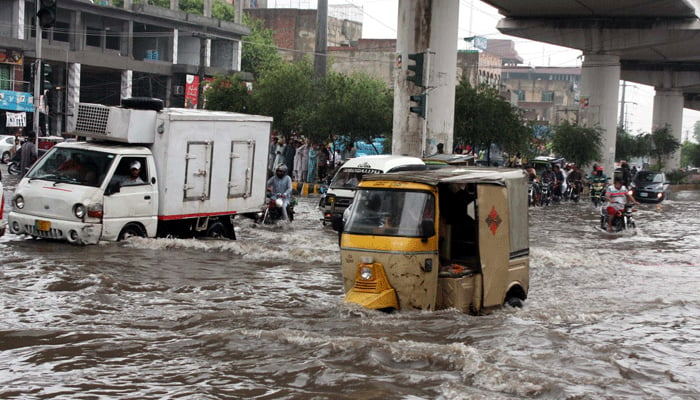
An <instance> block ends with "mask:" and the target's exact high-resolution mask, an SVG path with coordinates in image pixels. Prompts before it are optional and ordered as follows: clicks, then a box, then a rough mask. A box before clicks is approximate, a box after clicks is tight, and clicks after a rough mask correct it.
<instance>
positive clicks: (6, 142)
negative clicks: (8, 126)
mask: <svg viewBox="0 0 700 400" xmlns="http://www.w3.org/2000/svg"><path fill="white" fill-rule="evenodd" d="M14 145H15V137H14V136H12V135H1V136H0V160H2V162H3V163H4V164H7V163H8V162H9V161H10V152H11V151H12V147H13V146H14Z"/></svg>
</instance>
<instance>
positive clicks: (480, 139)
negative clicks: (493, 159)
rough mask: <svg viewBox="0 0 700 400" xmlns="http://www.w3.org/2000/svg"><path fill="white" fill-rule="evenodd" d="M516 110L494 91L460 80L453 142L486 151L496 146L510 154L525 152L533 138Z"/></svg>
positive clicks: (456, 97) (456, 95) (456, 100)
mask: <svg viewBox="0 0 700 400" xmlns="http://www.w3.org/2000/svg"><path fill="white" fill-rule="evenodd" d="M532 136H533V134H532V130H531V129H530V128H528V127H527V126H526V125H525V123H524V121H523V118H522V116H521V114H520V112H519V110H518V109H517V108H516V107H513V106H512V105H511V104H510V103H508V102H507V101H505V100H503V99H502V98H501V97H500V96H499V95H498V92H497V91H496V90H495V89H492V88H489V87H482V88H479V89H478V90H477V89H476V88H473V87H471V85H470V84H469V81H468V80H467V79H465V78H463V79H462V80H461V81H460V83H459V85H458V86H457V88H456V90H455V120H454V138H455V143H462V144H468V145H471V146H472V147H475V148H482V149H489V148H490V147H491V144H496V145H498V146H499V147H500V148H502V149H503V150H505V151H507V152H509V153H516V152H519V151H520V152H525V151H526V150H527V148H528V144H529V142H530V140H531V139H532Z"/></svg>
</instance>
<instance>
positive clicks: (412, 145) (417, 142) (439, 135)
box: [391, 0, 459, 157]
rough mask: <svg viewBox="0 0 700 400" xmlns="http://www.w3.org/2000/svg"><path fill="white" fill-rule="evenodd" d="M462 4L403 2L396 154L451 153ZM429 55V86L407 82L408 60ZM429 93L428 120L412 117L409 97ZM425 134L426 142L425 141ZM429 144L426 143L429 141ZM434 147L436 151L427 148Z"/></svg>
mask: <svg viewBox="0 0 700 400" xmlns="http://www.w3.org/2000/svg"><path fill="white" fill-rule="evenodd" d="M458 21H459V1H458V0H444V1H440V2H437V1H432V0H400V1H399V12H398V24H397V26H398V32H397V40H396V57H397V58H396V64H395V66H394V68H395V69H396V71H395V74H394V79H395V81H394V120H393V137H392V147H391V149H392V153H393V154H406V155H411V156H418V157H420V156H422V155H424V154H429V153H431V152H434V151H431V148H430V147H432V148H434V146H435V145H436V144H437V143H444V144H445V148H446V149H448V151H449V150H450V149H451V148H452V136H453V126H454V93H455V79H456V71H457V67H456V65H457V41H456V40H454V38H456V37H458V29H457V28H458ZM428 50H430V51H431V52H432V53H434V54H430V55H427V56H426V58H425V66H426V68H425V71H424V74H423V75H424V82H425V81H426V80H427V82H428V86H429V87H428V88H420V87H416V86H415V85H414V84H413V83H412V82H409V81H407V79H406V78H407V76H408V69H407V66H408V65H409V63H413V61H409V59H408V55H409V54H412V53H423V52H427V51H428ZM424 93H427V115H426V119H425V120H424V119H423V118H421V117H419V116H418V115H417V114H415V113H411V112H410V111H409V108H410V107H411V105H412V103H411V101H410V96H412V95H418V94H424ZM424 130H425V133H426V137H425V138H424V137H423V131H424ZM424 139H425V140H424ZM428 143H430V144H431V145H432V146H428Z"/></svg>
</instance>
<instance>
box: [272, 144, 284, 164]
mask: <svg viewBox="0 0 700 400" xmlns="http://www.w3.org/2000/svg"><path fill="white" fill-rule="evenodd" d="M284 147H285V146H284V139H280V140H279V141H277V149H276V150H275V162H274V164H273V167H274V168H277V167H278V166H279V165H280V164H284Z"/></svg>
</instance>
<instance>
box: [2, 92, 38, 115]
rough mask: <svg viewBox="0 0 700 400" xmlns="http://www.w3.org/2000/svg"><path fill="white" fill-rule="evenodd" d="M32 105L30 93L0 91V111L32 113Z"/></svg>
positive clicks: (32, 97)
mask: <svg viewBox="0 0 700 400" xmlns="http://www.w3.org/2000/svg"><path fill="white" fill-rule="evenodd" d="M33 103H34V96H32V94H31V93H27V92H14V91H11V90H0V110H9V111H28V112H34V104H33Z"/></svg>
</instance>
